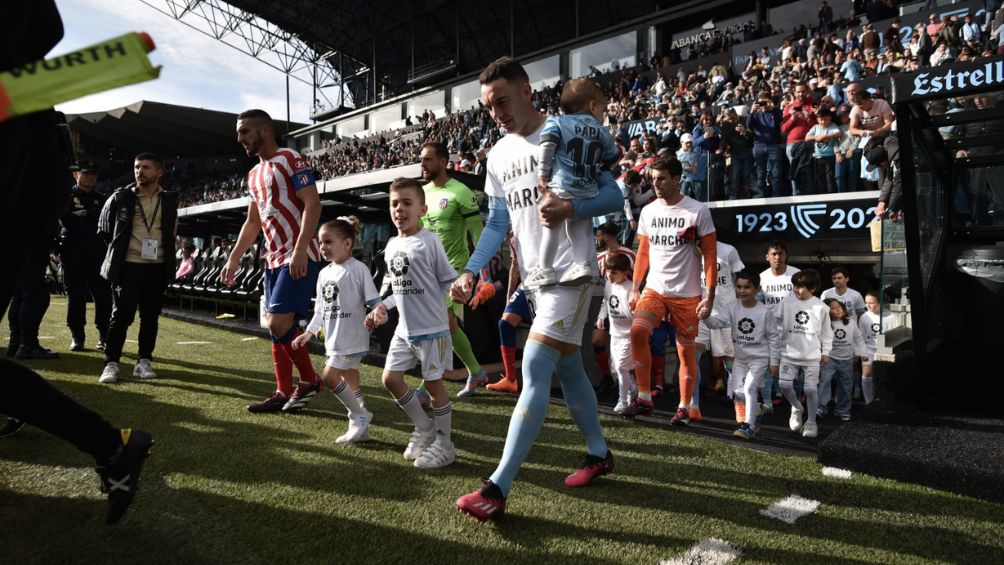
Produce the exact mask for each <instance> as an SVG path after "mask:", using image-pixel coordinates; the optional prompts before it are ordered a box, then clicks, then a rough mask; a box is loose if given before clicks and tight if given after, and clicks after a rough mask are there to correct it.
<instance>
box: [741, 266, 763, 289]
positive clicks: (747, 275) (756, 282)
mask: <svg viewBox="0 0 1004 565" xmlns="http://www.w3.org/2000/svg"><path fill="white" fill-rule="evenodd" d="M739 279H743V280H747V281H749V282H750V284H751V285H753V288H756V287H758V286H760V273H758V272H756V271H754V270H753V269H743V270H741V271H739V272H738V273H737V274H736V280H737V281H738V280H739Z"/></svg>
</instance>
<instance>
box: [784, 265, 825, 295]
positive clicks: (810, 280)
mask: <svg viewBox="0 0 1004 565" xmlns="http://www.w3.org/2000/svg"><path fill="white" fill-rule="evenodd" d="M819 284H820V282H819V272H818V271H816V270H815V269H805V270H802V271H799V272H797V273H795V274H794V275H793V276H792V277H791V286H800V287H802V288H805V289H808V290H809V292H813V293H814V292H816V291H817V290H819Z"/></svg>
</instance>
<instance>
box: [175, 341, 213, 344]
mask: <svg viewBox="0 0 1004 565" xmlns="http://www.w3.org/2000/svg"><path fill="white" fill-rule="evenodd" d="M211 343H213V342H211V341H179V342H178V345H209V344H211Z"/></svg>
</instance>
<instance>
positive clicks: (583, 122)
mask: <svg viewBox="0 0 1004 565" xmlns="http://www.w3.org/2000/svg"><path fill="white" fill-rule="evenodd" d="M605 109H606V96H604V94H603V90H602V89H601V88H600V87H599V86H598V85H597V84H596V83H594V82H593V81H591V80H589V79H586V78H577V79H572V80H570V81H568V84H566V85H565V88H564V89H563V90H562V92H561V111H562V112H564V115H562V116H551V117H549V118H547V124H545V125H544V129H543V131H542V132H541V134H540V155H539V159H538V163H537V167H538V171H539V175H540V182H539V184H538V187H539V189H540V190H541V191H544V190H550V191H551V192H553V193H554V194H555V195H556V196H558V197H559V198H562V199H565V200H570V199H575V200H577V199H582V198H592V197H594V196H596V194H597V193H598V192H599V188H598V187H597V184H596V179H597V178H598V177H599V175H600V172H602V171H604V170H606V169H609V168H610V167H611V166H612V165H614V164H616V163H617V161H618V159H619V156H620V155H619V152H618V151H617V146H616V145H614V140H613V138H612V137H611V136H610V132H609V131H607V128H606V127H604V126H603V124H602V123H601V121H602V120H603V113H604V110H605ZM574 222H586V223H590V224H591V221H590V220H589V219H578V220H576V219H572V218H569V219H567V220H565V221H564V222H562V224H561V225H558V226H554V227H552V228H551V229H545V230H544V236H543V238H542V239H541V241H540V252H539V255H538V258H539V261H538V267H537V268H536V269H534V270H533V271H532V272H531V273H530V274H529V275H528V276H527V280H526V281H524V284H525V285H526V286H528V287H531V288H533V287H540V286H548V285H553V284H562V285H567V286H576V285H582V284H587V283H589V282H590V281H591V280H592V278H593V276H594V273H593V270H592V269H591V268H590V266H589V265H590V259H591V258H592V257H590V255H592V254H594V250H593V249H592V247H591V246H585V245H577V244H575V243H574V242H575V240H573V239H572V237H571V233H574V228H573V225H572V224H573V223H574ZM560 237H566V238H568V241H569V242H570V246H569V249H570V250H571V263H570V264H568V263H566V264H562V265H557V264H556V258H557V254H558V253H557V249H558V243H559V238H560ZM580 239H581V238H580ZM562 269H564V272H563V273H562V275H561V278H560V280H559V279H558V277H557V276H556V272H555V271H556V270H557V271H561V270H562Z"/></svg>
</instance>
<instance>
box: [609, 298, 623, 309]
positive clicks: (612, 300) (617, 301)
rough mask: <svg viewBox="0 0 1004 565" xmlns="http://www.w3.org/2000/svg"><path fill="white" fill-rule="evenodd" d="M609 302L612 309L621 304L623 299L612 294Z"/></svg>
mask: <svg viewBox="0 0 1004 565" xmlns="http://www.w3.org/2000/svg"><path fill="white" fill-rule="evenodd" d="M607 303H608V304H609V305H610V309H611V310H616V309H617V308H618V307H619V306H620V305H621V300H620V298H617V297H616V296H611V297H610V300H609V301H608V302H607Z"/></svg>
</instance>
